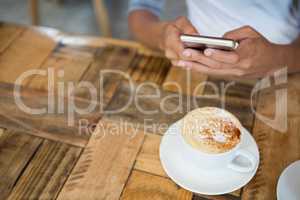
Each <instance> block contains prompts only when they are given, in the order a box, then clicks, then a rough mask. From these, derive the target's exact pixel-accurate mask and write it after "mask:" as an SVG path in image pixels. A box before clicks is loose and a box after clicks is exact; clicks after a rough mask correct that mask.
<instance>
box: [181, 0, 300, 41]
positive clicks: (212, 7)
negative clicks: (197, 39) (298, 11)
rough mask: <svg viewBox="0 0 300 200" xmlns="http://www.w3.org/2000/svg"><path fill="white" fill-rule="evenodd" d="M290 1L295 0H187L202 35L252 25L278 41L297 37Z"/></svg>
mask: <svg viewBox="0 0 300 200" xmlns="http://www.w3.org/2000/svg"><path fill="white" fill-rule="evenodd" d="M291 5H292V0H187V6H188V12H189V18H190V20H191V22H192V24H193V25H194V26H195V27H196V28H197V30H198V31H199V33H200V34H202V35H208V36H222V35H224V33H226V32H228V31H231V30H233V29H236V28H239V27H241V26H245V25H249V26H251V27H253V28H254V29H256V30H257V31H258V32H259V33H261V34H262V35H264V36H265V37H266V38H267V39H268V40H270V41H271V42H273V43H278V44H287V43H291V42H292V41H293V40H295V39H296V38H297V37H298V34H299V27H298V21H297V19H296V17H295V16H294V15H293V14H292V12H291V9H290V8H291Z"/></svg>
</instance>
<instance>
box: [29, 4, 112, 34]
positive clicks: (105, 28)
mask: <svg viewBox="0 0 300 200" xmlns="http://www.w3.org/2000/svg"><path fill="white" fill-rule="evenodd" d="M92 1H93V7H94V12H95V16H96V21H97V23H98V27H99V28H100V31H101V33H102V35H103V36H104V37H111V36H112V33H111V27H110V22H109V17H108V11H107V7H106V5H105V2H104V0H92ZM38 4H39V2H38V0H29V12H30V16H31V24H32V25H39V8H38V7H39V5H38Z"/></svg>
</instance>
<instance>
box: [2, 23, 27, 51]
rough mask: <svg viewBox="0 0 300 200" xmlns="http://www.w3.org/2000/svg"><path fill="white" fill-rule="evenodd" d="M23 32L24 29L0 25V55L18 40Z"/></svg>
mask: <svg viewBox="0 0 300 200" xmlns="http://www.w3.org/2000/svg"><path fill="white" fill-rule="evenodd" d="M24 30H25V28H24V27H20V26H15V25H10V24H5V23H1V24H0V54H1V53H2V52H3V51H5V50H6V48H7V47H8V46H9V45H10V44H11V43H12V42H13V41H14V40H15V39H16V38H18V37H19V36H20V35H21V34H22V32H23V31H24Z"/></svg>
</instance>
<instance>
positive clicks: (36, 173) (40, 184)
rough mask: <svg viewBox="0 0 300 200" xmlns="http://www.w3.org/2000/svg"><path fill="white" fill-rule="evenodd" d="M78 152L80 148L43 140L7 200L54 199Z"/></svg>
mask: <svg viewBox="0 0 300 200" xmlns="http://www.w3.org/2000/svg"><path fill="white" fill-rule="evenodd" d="M80 152H81V148H78V147H72V146H70V145H67V144H62V143H59V142H52V141H46V140H45V141H44V142H43V144H42V145H41V146H40V148H39V149H38V151H37V152H36V154H35V155H34V157H33V158H32V160H31V162H30V163H29V164H28V166H27V167H26V169H25V170H24V172H23V173H22V176H20V178H19V180H18V182H17V184H16V185H15V186H14V188H13V190H12V192H11V193H10V195H9V197H8V199H9V200H16V199H20V200H23V199H56V197H57V195H58V193H59V192H60V190H61V187H62V186H63V185H64V182H65V181H66V179H67V177H68V176H69V174H70V172H71V170H72V169H73V167H74V165H75V163H76V161H77V159H78V156H79V154H80Z"/></svg>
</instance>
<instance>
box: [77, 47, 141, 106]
mask: <svg viewBox="0 0 300 200" xmlns="http://www.w3.org/2000/svg"><path fill="white" fill-rule="evenodd" d="M135 55H136V50H135V49H129V48H125V47H117V46H107V47H105V48H102V49H98V50H97V52H96V54H95V58H94V61H93V62H92V64H91V66H90V67H89V69H88V70H87V71H86V72H85V74H84V75H83V76H82V77H81V81H88V82H90V83H91V84H93V85H94V86H95V88H96V90H97V92H98V99H100V103H101V104H102V106H103V108H104V107H105V105H106V104H107V103H108V102H109V101H110V99H111V97H112V96H113V94H114V92H115V90H116V87H117V85H118V83H119V81H120V80H123V79H126V77H124V76H126V71H127V69H128V68H129V66H130V64H131V63H132V61H133V59H134V57H135ZM108 70H111V71H112V72H111V73H108ZM87 92H88V91H87V90H84V89H81V90H80V89H79V90H76V95H77V96H80V97H82V96H84V97H87V96H89V94H88V93H87ZM101 94H102V96H101Z"/></svg>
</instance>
